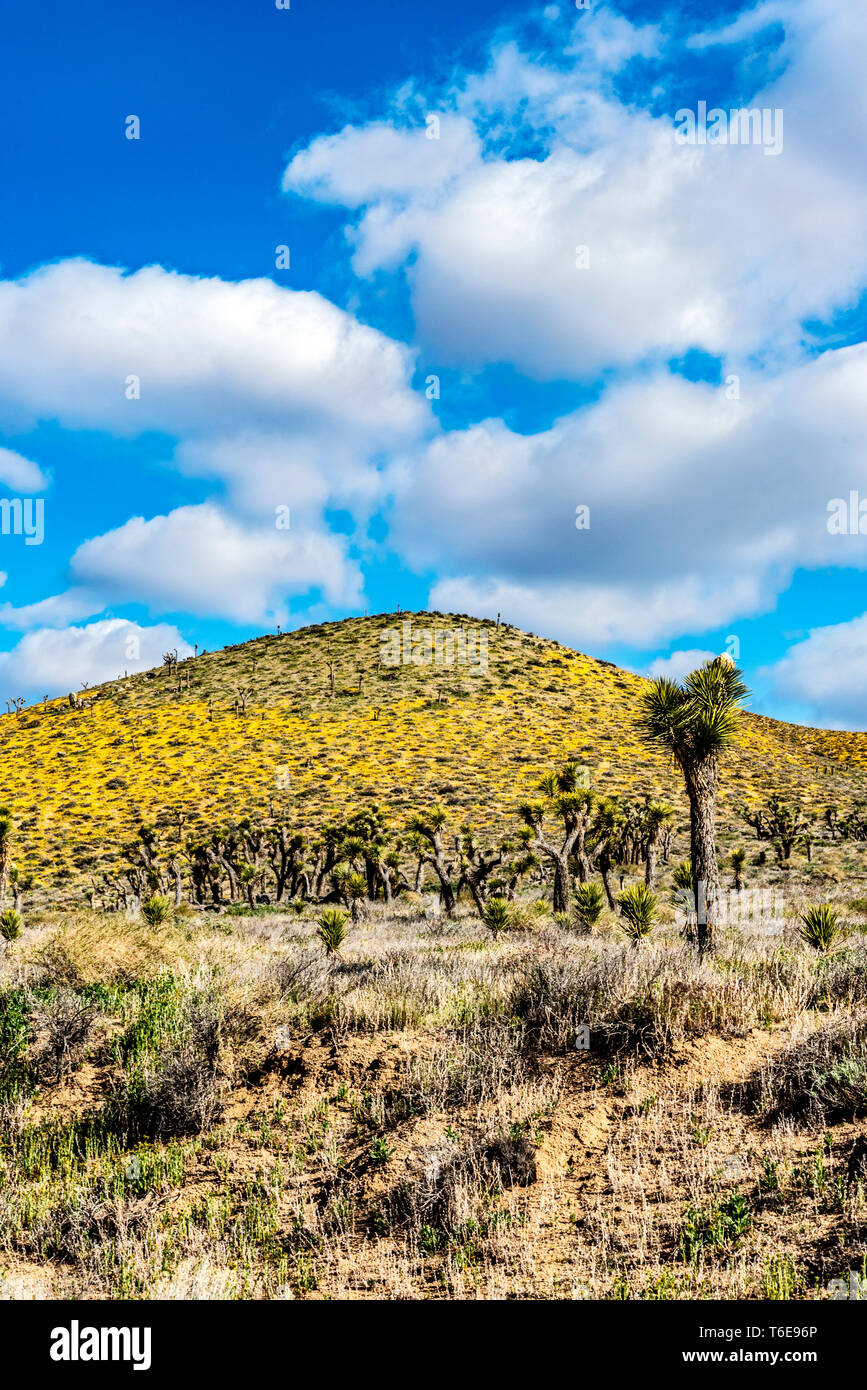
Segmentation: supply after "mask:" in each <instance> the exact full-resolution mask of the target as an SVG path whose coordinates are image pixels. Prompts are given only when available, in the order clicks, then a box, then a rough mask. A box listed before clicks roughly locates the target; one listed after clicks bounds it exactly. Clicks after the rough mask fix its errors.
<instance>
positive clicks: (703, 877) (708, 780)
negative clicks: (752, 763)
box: [686, 758, 720, 952]
mask: <svg viewBox="0 0 867 1390" xmlns="http://www.w3.org/2000/svg"><path fill="white" fill-rule="evenodd" d="M716 784H717V761H716V759H715V758H709V759H707V760H706V761H705V762H703V763H697V764H695V765H694V766H692V767H690V768H689V769H687V770H686V791H687V796H688V798H689V821H690V851H691V860H692V872H693V879H694V881H695V891H696V908H697V914H698V949H699V951H702V952H704V951H710V950H712V949H713V944H714V932H715V930H716V927H717V918H718V915H719V896H720V881H719V865H718V864H717V858H716V827H715V816H716Z"/></svg>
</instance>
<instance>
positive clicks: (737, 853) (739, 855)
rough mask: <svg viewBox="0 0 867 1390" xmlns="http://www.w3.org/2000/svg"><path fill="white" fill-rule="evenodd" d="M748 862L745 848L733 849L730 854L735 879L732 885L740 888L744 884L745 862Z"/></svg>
mask: <svg viewBox="0 0 867 1390" xmlns="http://www.w3.org/2000/svg"><path fill="white" fill-rule="evenodd" d="M746 862H747V852H746V850H745V849H733V850H732V852H731V854H730V855H729V863H730V864H731V866H732V873H733V874H734V881H733V882H732V887H733V888H737V889H738V890H740V889H741V888H743V886H744V864H745V863H746Z"/></svg>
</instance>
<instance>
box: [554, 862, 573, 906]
mask: <svg viewBox="0 0 867 1390" xmlns="http://www.w3.org/2000/svg"><path fill="white" fill-rule="evenodd" d="M551 858H552V859H553V860H554V903H553V908H554V911H555V912H568V911H569V906H570V902H571V898H572V894H571V891H570V887H571V886H570V883H569V859H568V857H567V856H566V855H564V854H552V855H551Z"/></svg>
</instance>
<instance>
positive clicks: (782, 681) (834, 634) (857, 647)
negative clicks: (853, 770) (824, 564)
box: [759, 613, 867, 729]
mask: <svg viewBox="0 0 867 1390" xmlns="http://www.w3.org/2000/svg"><path fill="white" fill-rule="evenodd" d="M759 674H760V675H761V676H762V677H764V678H766V679H769V680H770V682H771V684H772V687H773V690H774V692H775V694H776V695H777V696H778V697H780V698H781V699H783V700H786V701H790V702H792V703H795V704H799V705H803V706H807V708H808V709H810V710H812V711H813V716H814V720H815V723H816V724H818V725H832V726H836V727H844V728H849V729H867V613H865V614H862V615H861V617H859V618H853V619H852V620H851V622H846V623H834V624H832V625H831V626H829V627H817V628H814V629H813V630H812V631H811V632H810V633H809V635H808V636H807V637H806V638H805V640H804V641H803V642H798V643H796V644H795V646H793V647H790V648H789V650H788V652H787V653H786V655H785V656H784V657H783V659H782V660H781V661H778V662H777V663H776V664H775V665H774V666H770V667H766V668H765V669H764V670H762V671H761V672H760V673H759Z"/></svg>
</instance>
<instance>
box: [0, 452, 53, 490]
mask: <svg viewBox="0 0 867 1390" xmlns="http://www.w3.org/2000/svg"><path fill="white" fill-rule="evenodd" d="M0 483H5V484H6V486H7V487H10V488H11V489H12V490H13V492H17V493H22V494H26V493H32V492H44V491H45V489H46V487H47V486H48V479H47V478H46V477H45V475H44V473H43V472H42V469H41V468H40V467H39V465H38V464H36V463H31V461H30V459H26V458H24V457H23V456H22V455H21V454H17V453H16V452H15V451H14V449H2V448H0Z"/></svg>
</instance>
